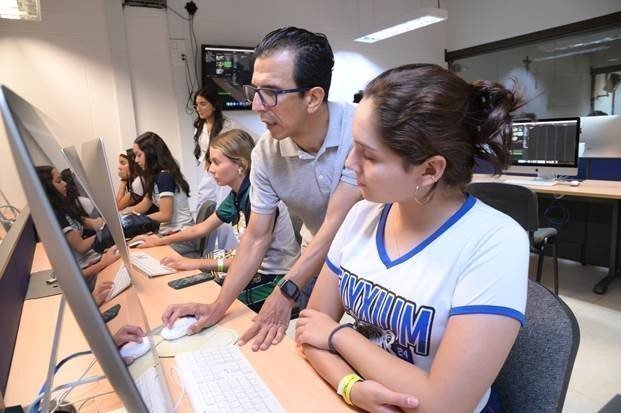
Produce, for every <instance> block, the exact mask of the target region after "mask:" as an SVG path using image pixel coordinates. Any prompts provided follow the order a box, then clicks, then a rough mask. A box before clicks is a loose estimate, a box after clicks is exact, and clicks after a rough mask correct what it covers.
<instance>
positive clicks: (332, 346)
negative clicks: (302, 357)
mask: <svg viewBox="0 0 621 413" xmlns="http://www.w3.org/2000/svg"><path fill="white" fill-rule="evenodd" d="M347 327H352V323H347V324H341V325H340V326H338V327H337V328H335V329H334V330H332V332H331V333H330V335H329V336H328V350H329V351H330V353H332V354H338V351H336V349H335V348H334V345H333V344H332V337H334V334H335V333H336V332H337V331H339V330H341V329H343V328H347Z"/></svg>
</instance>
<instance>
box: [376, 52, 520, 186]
mask: <svg viewBox="0 0 621 413" xmlns="http://www.w3.org/2000/svg"><path fill="white" fill-rule="evenodd" d="M364 97H365V98H371V99H372V101H373V104H374V106H375V109H376V113H377V115H378V123H379V129H380V131H379V133H380V135H381V137H382V140H383V142H384V143H385V144H386V145H387V146H388V147H389V148H390V149H391V150H393V151H394V152H395V153H397V154H398V155H399V156H401V157H402V158H403V160H404V167H405V168H406V169H407V168H409V167H410V165H420V164H421V163H423V162H424V161H425V160H426V159H428V158H429V157H431V156H434V155H440V156H442V157H444V158H445V159H446V170H445V171H444V175H443V176H442V179H441V182H443V183H444V184H445V185H447V186H458V187H461V188H464V187H465V185H467V184H468V183H469V182H470V180H471V179H472V171H473V169H474V165H475V157H480V158H482V159H485V160H486V161H488V162H490V163H491V164H492V165H493V166H494V169H495V171H496V173H498V172H500V170H501V169H502V167H503V166H504V165H506V164H507V162H508V160H509V153H508V148H509V144H510V140H511V132H510V126H511V119H512V117H511V114H512V113H513V112H514V111H516V110H517V109H518V108H519V107H521V105H522V104H521V100H520V98H519V97H517V96H516V93H514V91H509V90H507V89H506V88H505V87H504V86H502V85H501V84H499V83H495V82H490V81H483V80H479V81H475V82H472V83H470V84H469V83H467V82H466V81H464V80H463V79H462V78H460V77H459V76H457V75H455V74H454V73H451V72H449V71H448V70H446V69H444V68H442V67H440V66H437V65H432V64H409V65H404V66H400V67H397V68H394V69H390V70H387V71H386V72H384V73H382V74H381V75H379V76H378V77H376V78H375V79H373V80H372V81H371V82H370V83H369V84H368V85H367V88H366V89H365V91H364Z"/></svg>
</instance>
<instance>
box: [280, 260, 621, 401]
mask: <svg viewBox="0 0 621 413" xmlns="http://www.w3.org/2000/svg"><path fill="white" fill-rule="evenodd" d="M535 272H536V271H535V259H534V258H533V259H532V260H531V271H530V273H531V274H535ZM607 272H608V268H604V267H594V266H583V265H581V264H580V263H576V262H573V261H569V260H559V279H560V288H559V294H560V296H561V298H562V299H563V300H564V301H565V302H566V303H567V304H568V305H569V307H570V308H571V309H572V311H573V312H574V314H575V316H576V318H577V320H578V324H579V326H580V334H581V337H580V347H579V349H578V355H577V357H576V362H575V364H574V369H573V373H572V376H571V380H570V382H569V390H568V392H567V398H566V399H565V406H564V408H563V413H591V412H593V413H596V412H598V411H599V410H600V409H602V408H603V407H604V405H606V403H608V401H610V400H611V399H612V398H613V397H614V396H615V395H616V394H619V393H621V278H618V279H616V280H615V281H614V282H613V283H612V284H611V285H610V288H609V289H608V293H607V294H605V295H597V294H595V293H593V292H592V291H591V289H592V288H593V285H594V284H595V283H596V282H597V281H599V280H600V279H601V278H602V277H603V276H605V275H606V274H607ZM543 273H544V275H543V283H544V284H546V285H547V286H548V287H550V289H552V265H551V259H546V260H545V261H544V268H543ZM294 329H295V320H294V321H292V322H291V324H290V325H289V329H288V330H287V334H288V335H289V336H290V337H293V334H294V331H295V330H294Z"/></svg>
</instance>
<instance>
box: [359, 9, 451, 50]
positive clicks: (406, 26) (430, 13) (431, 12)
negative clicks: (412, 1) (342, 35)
mask: <svg viewBox="0 0 621 413" xmlns="http://www.w3.org/2000/svg"><path fill="white" fill-rule="evenodd" d="M416 15H417V16H418V17H415V18H414V19H412V20H408V21H406V22H405V23H400V24H397V25H395V26H391V27H388V28H386V29H383V30H380V31H377V32H375V33H371V34H367V35H365V36H362V37H359V38H357V39H355V40H354V41H356V42H362V43H375V42H379V41H380V40H384V39H388V38H389V37H393V36H397V35H399V34H401V33H405V32H409V31H411V30H416V29H420V28H421V27H425V26H429V25H430V24H434V23H438V22H441V21H443V20H446V19H447V18H448V12H447V11H446V10H443V9H436V8H434V7H426V8H423V9H419V10H418V11H417V13H416Z"/></svg>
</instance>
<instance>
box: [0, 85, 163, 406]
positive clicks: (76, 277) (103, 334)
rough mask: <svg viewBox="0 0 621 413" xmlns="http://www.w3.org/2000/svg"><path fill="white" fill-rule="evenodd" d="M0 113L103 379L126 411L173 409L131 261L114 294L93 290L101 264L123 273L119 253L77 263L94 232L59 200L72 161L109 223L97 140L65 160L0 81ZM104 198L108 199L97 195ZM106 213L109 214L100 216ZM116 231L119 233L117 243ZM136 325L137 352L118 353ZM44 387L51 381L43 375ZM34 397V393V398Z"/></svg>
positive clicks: (108, 192)
mask: <svg viewBox="0 0 621 413" xmlns="http://www.w3.org/2000/svg"><path fill="white" fill-rule="evenodd" d="M0 112H1V113H2V116H3V118H4V121H5V122H4V124H5V127H6V130H7V137H8V141H9V144H10V147H11V151H12V153H13V157H14V159H15V164H16V167H17V171H18V174H19V177H20V180H21V182H22V186H23V188H24V192H25V194H26V198H27V201H28V205H29V206H30V209H31V215H32V219H33V221H34V223H35V225H36V227H37V232H38V234H39V236H40V238H41V240H42V241H43V244H44V246H45V250H46V252H47V255H48V258H49V261H50V263H51V265H52V267H53V270H54V273H55V274H56V276H57V278H58V282H59V284H60V287H61V289H62V292H63V297H64V299H65V300H66V302H67V303H68V304H69V306H70V308H71V310H72V312H73V315H74V316H75V319H76V320H77V322H78V324H79V326H80V328H81V330H82V332H83V333H84V336H85V338H86V340H87V341H88V344H89V346H90V348H91V349H92V351H93V353H94V355H95V356H96V358H97V361H98V362H99V364H100V366H101V367H102V369H103V371H104V372H105V374H106V377H107V379H108V380H109V382H110V383H111V384H112V386H113V387H114V389H115V390H116V394H117V395H118V396H119V397H120V398H121V400H122V402H123V404H124V405H125V407H126V409H127V410H128V411H136V412H147V411H148V410H150V411H162V412H164V411H172V404H171V400H170V397H169V393H168V391H167V388H166V385H165V383H164V381H163V374H162V372H161V368H160V365H159V357H158V355H157V352H156V351H155V346H154V341H153V337H151V336H150V334H149V333H151V329H150V328H149V325H148V322H147V318H146V315H145V313H144V311H143V309H142V306H141V304H140V300H139V298H138V295H137V292H136V290H135V288H134V287H133V280H135V277H136V275H135V273H134V272H133V271H132V270H131V266H130V268H129V271H128V273H129V274H128V275H127V277H126V278H127V280H128V282H127V288H126V289H125V290H123V291H121V292H120V293H119V294H118V295H116V296H114V297H110V296H105V295H99V294H98V293H97V291H98V288H97V286H98V283H97V280H98V278H99V277H98V276H99V275H100V272H101V271H102V270H103V268H105V267H106V266H115V268H114V270H115V271H116V274H117V276H116V278H115V282H117V280H118V279H119V275H118V274H121V273H122V271H121V268H122V267H121V262H120V260H118V255H117V256H115V254H114V251H113V250H111V251H108V252H106V253H104V254H103V255H102V257H101V258H100V260H99V261H97V260H94V261H93V262H92V263H91V264H90V265H88V266H81V265H79V264H78V262H79V259H80V257H81V256H82V255H84V254H89V253H90V251H91V250H89V245H86V247H85V248H82V247H81V246H83V244H85V243H87V244H88V243H90V242H94V241H93V239H94V238H92V237H95V236H94V235H93V236H89V235H84V232H83V231H85V229H86V227H87V222H86V221H85V220H83V219H80V218H75V217H74V215H73V214H74V213H75V210H74V209H71V211H69V210H67V209H66V208H65V207H63V206H62V204H63V202H66V203H69V202H70V201H69V199H68V198H67V195H66V192H65V191H64V190H63V186H62V182H61V181H60V180H58V181H57V180H56V177H57V176H58V173H59V172H60V170H61V169H60V168H62V167H63V166H65V165H66V164H67V163H68V164H69V165H71V166H73V169H74V170H73V171H72V172H73V173H74V174H75V175H76V176H78V177H79V179H80V180H83V181H84V182H82V183H83V184H85V186H86V187H87V193H88V194H93V196H94V198H95V199H91V200H90V201H91V202H92V204H97V205H98V206H99V208H98V209H99V210H100V211H101V212H102V214H103V215H104V218H105V219H106V220H107V221H108V223H109V224H110V223H112V222H117V221H118V220H119V218H118V216H116V214H106V213H107V212H109V210H110V207H109V205H113V204H114V194H113V192H112V189H111V186H110V181H109V176H105V177H103V175H109V172H108V170H107V167H106V165H107V161H106V159H105V152H103V145H102V143H101V141H100V140H95V141H91V142H87V143H86V144H85V145H84V146H83V148H82V149H83V158H82V160H81V161H82V163H83V165H82V166H78V167H77V168H76V166H77V165H78V162H77V159H75V158H73V159H72V156H71V155H70V156H69V157H68V159H70V162H67V158H65V157H64V156H63V152H62V150H61V148H60V146H59V145H58V142H57V141H55V139H54V136H53V135H52V134H51V133H50V132H49V130H47V129H46V128H45V125H44V122H43V121H42V116H41V115H40V113H39V112H38V111H37V110H36V109H35V108H34V107H33V106H31V105H30V104H28V102H26V101H25V100H24V99H22V98H21V97H19V96H18V95H16V94H15V93H13V92H12V91H11V90H9V89H8V88H6V87H4V86H2V87H1V88H0ZM44 148H45V150H44ZM47 151H54V153H49V155H50V156H47V155H48V152H47ZM68 152H72V151H68ZM73 154H74V153H73ZM59 155H60V156H59ZM59 158H63V159H64V162H62V166H61V165H57V164H56V163H55V162H54V159H59ZM84 171H86V176H82V175H83V174H84ZM98 175H102V176H98ZM49 181H51V182H49ZM54 191H56V192H54ZM59 194H60V198H59ZM105 197H109V198H110V199H103V198H105ZM59 200H60V202H59ZM97 201H98V202H97ZM106 215H109V216H108V217H106ZM116 227H117V228H118V230H119V231H121V235H120V237H114V238H115V241H116V243H117V247H118V248H119V249H120V250H121V251H123V250H125V251H126V246H125V245H123V243H124V239H123V237H122V229H121V227H120V223H118V222H117V225H116ZM72 231H73V232H77V233H78V235H80V234H79V233H80V232H82V235H83V236H84V238H81V237H71V239H70V236H68V235H67V234H71V233H72ZM118 238H121V241H120V242H118ZM75 242H78V244H79V245H80V247H76V246H75ZM90 248H92V247H90ZM125 254H126V253H124V255H125ZM116 304H118V307H117V308H118V315H116V316H114V315H111V316H110V317H111V318H110V319H109V320H108V321H104V319H103V317H102V315H104V314H105V313H107V312H108V311H107V310H112V309H113V307H114V306H115V305H116ZM137 329H139V331H140V330H141V331H142V332H143V333H147V336H146V337H145V339H144V340H141V341H140V344H141V345H140V346H139V348H140V349H143V351H141V352H140V354H136V353H131V354H132V355H131V356H129V355H128V353H127V352H125V355H124V356H122V354H123V353H122V349H124V348H125V347H126V344H128V342H127V338H126V337H127V333H128V332H130V331H133V332H134V333H135V332H136V331H137ZM136 348H138V347H136V346H134V350H135V349H136ZM61 356H62V355H61ZM145 380H148V381H149V382H150V383H154V384H155V385H156V387H157V390H154V391H157V393H158V394H160V395H161V396H162V398H161V399H160V401H161V403H158V406H148V407H147V400H148V399H145V398H143V397H142V396H141V393H140V391H139V388H140V386H139V383H143V382H145ZM46 387H48V388H50V387H51V383H50V381H49V380H48V382H47V383H46ZM150 388H153V387H150ZM34 396H35V394H33V398H34Z"/></svg>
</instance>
